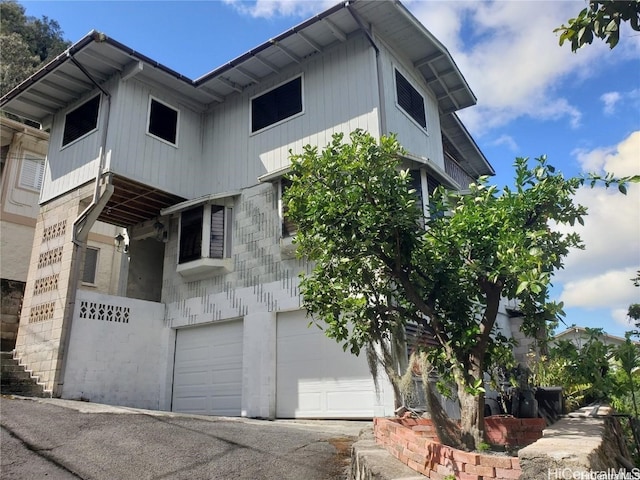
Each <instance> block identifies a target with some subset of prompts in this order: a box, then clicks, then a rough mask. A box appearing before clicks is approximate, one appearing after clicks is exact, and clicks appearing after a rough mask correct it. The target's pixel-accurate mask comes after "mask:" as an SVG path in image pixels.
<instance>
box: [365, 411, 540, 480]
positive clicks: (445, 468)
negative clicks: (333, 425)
mask: <svg viewBox="0 0 640 480" xmlns="http://www.w3.org/2000/svg"><path fill="white" fill-rule="evenodd" d="M485 420H489V422H487V423H486V430H487V432H489V433H488V434H487V436H488V437H489V438H494V439H495V440H496V441H497V440H499V439H502V440H504V441H507V442H513V441H514V440H515V439H521V441H526V442H528V443H532V442H534V441H535V439H534V438H533V437H536V439H537V438H540V437H541V436H542V429H543V428H544V427H545V426H546V422H545V421H544V419H538V418H532V419H517V418H516V419H512V418H509V417H493V418H491V417H489V418H487V419H485ZM504 420H507V421H508V422H507V423H506V424H503V421H504ZM513 420H515V421H513ZM373 429H374V435H375V438H376V442H377V443H378V444H381V445H383V446H384V447H385V448H386V449H387V451H389V453H391V454H392V455H393V456H394V457H396V458H397V459H398V460H400V461H401V462H402V463H404V464H406V465H407V466H409V467H410V468H412V469H413V470H415V471H417V472H419V473H421V474H423V475H426V476H428V477H429V478H431V479H436V480H437V479H443V478H444V477H446V476H447V475H455V478H456V479H462V480H488V479H497V480H501V479H517V478H520V474H521V470H520V463H519V460H518V458H517V457H511V456H502V455H483V454H480V453H476V452H465V451H462V450H457V449H455V448H452V447H449V446H446V445H442V444H441V443H439V442H438V440H437V437H436V433H435V429H434V427H433V424H432V422H431V420H429V419H426V418H375V419H374V421H373ZM507 429H509V431H508V432H507ZM534 431H536V433H535V435H534V434H533V432H534ZM525 433H526V435H525ZM525 437H531V438H530V439H528V440H525ZM508 444H511V443H508Z"/></svg>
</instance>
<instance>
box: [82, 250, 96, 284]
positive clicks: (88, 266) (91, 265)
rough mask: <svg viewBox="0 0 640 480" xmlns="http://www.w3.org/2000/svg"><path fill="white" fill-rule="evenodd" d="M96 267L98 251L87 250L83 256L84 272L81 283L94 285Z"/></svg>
mask: <svg viewBox="0 0 640 480" xmlns="http://www.w3.org/2000/svg"><path fill="white" fill-rule="evenodd" d="M97 266H98V249H97V248H87V249H86V250H85V254H84V270H83V272H82V281H83V282H84V283H96V268H97Z"/></svg>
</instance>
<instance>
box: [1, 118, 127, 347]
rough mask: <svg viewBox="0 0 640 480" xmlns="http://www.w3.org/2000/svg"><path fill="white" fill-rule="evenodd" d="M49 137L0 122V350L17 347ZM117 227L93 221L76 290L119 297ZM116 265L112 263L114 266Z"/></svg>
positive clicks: (30, 128)
mask: <svg viewBox="0 0 640 480" xmlns="http://www.w3.org/2000/svg"><path fill="white" fill-rule="evenodd" d="M48 145H49V134H48V133H47V132H45V131H44V130H41V129H38V128H34V127H33V126H29V125H26V124H24V123H21V122H18V121H16V120H14V119H11V118H7V117H0V176H1V183H0V185H1V187H0V232H1V235H0V272H1V273H0V277H1V278H0V283H1V286H0V304H1V305H2V314H1V316H0V325H1V338H2V343H1V345H2V351H3V352H4V351H10V350H13V348H14V347H15V342H16V337H17V333H18V322H19V319H20V307H21V306H22V302H23V296H24V290H25V283H26V281H27V273H28V270H29V261H30V257H31V250H32V245H33V238H34V232H35V227H36V220H37V217H38V214H39V212H40V207H39V205H38V200H39V197H40V189H41V187H42V181H43V178H44V171H45V157H46V155H47V148H48ZM116 233H117V227H115V226H113V225H107V224H104V223H102V222H96V224H95V225H94V226H93V227H92V229H91V233H90V234H89V237H88V248H87V253H86V254H85V262H84V264H83V267H82V272H81V273H82V282H81V284H80V286H79V288H82V289H85V290H92V291H97V292H102V293H107V294H117V293H118V287H119V280H120V279H119V273H120V268H114V266H115V267H119V265H120V262H121V261H122V255H123V254H122V253H118V252H116V249H115V246H114V242H113V237H114V236H115V235H116ZM114 262H115V263H114Z"/></svg>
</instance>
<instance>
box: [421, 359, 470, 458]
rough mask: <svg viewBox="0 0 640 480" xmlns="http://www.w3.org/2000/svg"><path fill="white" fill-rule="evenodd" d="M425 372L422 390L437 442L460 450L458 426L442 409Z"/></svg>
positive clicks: (460, 441) (461, 444)
mask: <svg viewBox="0 0 640 480" xmlns="http://www.w3.org/2000/svg"><path fill="white" fill-rule="evenodd" d="M425 371H426V369H423V373H422V388H423V389H424V394H425V397H426V400H427V407H428V408H429V415H430V416H431V420H432V422H433V426H434V428H435V430H436V434H437V435H438V440H440V443H442V444H444V445H449V446H450V447H454V448H458V449H462V448H464V444H463V442H462V440H461V435H460V426H459V425H458V423H457V422H455V421H454V420H452V419H451V418H450V417H449V415H448V414H447V412H446V411H445V409H444V408H442V403H441V402H440V398H439V397H438V394H437V392H436V391H435V387H434V385H433V383H432V382H430V381H429V374H428V373H424V372H425Z"/></svg>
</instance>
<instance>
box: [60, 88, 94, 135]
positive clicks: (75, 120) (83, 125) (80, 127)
mask: <svg viewBox="0 0 640 480" xmlns="http://www.w3.org/2000/svg"><path fill="white" fill-rule="evenodd" d="M99 107H100V95H98V96H97V97H93V98H92V99H91V100H89V101H88V102H86V103H83V104H82V105H80V106H79V107H78V108H76V109H75V110H72V111H71V112H69V113H67V116H66V117H65V120H64V132H63V133H62V146H63V147H64V146H65V145H68V144H69V143H71V142H73V141H74V140H77V139H78V138H80V137H82V136H83V135H86V134H87V133H89V132H90V131H92V130H95V128H96V127H97V126H98V110H99Z"/></svg>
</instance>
